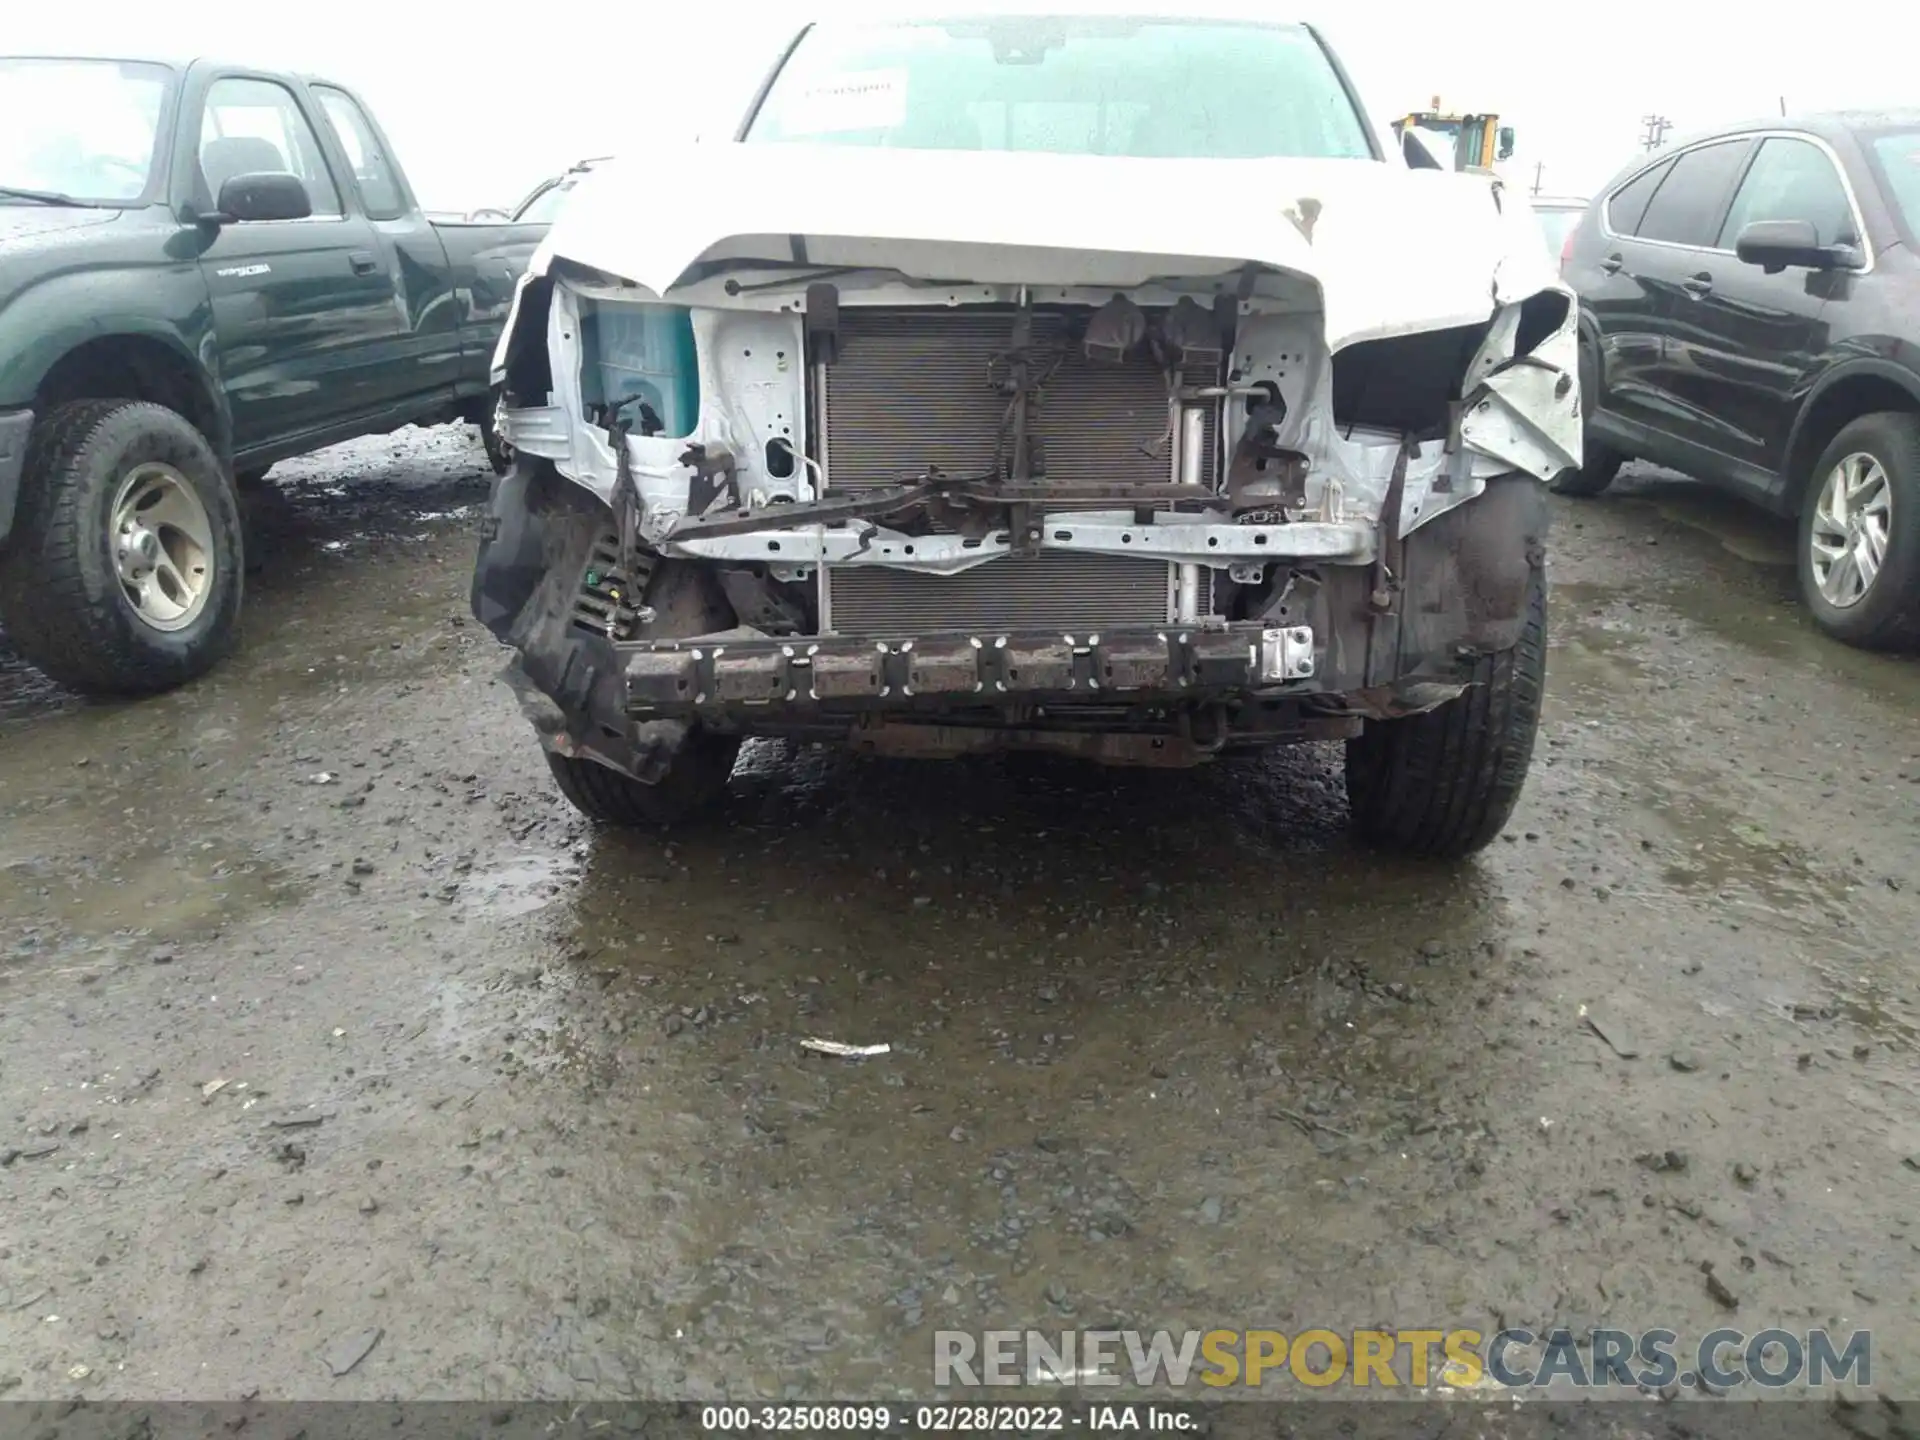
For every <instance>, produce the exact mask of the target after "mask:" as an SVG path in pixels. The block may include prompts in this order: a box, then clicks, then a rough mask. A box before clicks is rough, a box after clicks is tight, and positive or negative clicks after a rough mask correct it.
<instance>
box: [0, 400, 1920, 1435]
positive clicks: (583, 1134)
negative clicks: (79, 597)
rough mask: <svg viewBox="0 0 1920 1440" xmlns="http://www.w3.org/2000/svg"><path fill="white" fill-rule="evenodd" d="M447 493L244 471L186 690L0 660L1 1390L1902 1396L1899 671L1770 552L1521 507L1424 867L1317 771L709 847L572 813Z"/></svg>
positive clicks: (735, 795) (1917, 880) (772, 805)
mask: <svg viewBox="0 0 1920 1440" xmlns="http://www.w3.org/2000/svg"><path fill="white" fill-rule="evenodd" d="M486 485H487V473H486V471H485V465H484V461H483V459H482V457H481V454H480V451H479V448H478V445H477V443H475V442H474V441H473V439H472V437H471V434H470V432H467V431H463V430H447V431H439V432H431V433H426V434H421V433H418V432H407V433H405V434H403V435H402V436H400V437H396V438H395V439H393V440H389V441H381V442H371V443H366V444H361V445H359V446H356V447H350V448H344V449H342V450H337V451H333V452H328V453H327V454H326V455H323V456H320V457H315V458H313V459H310V460H307V461H303V462H297V463H294V464H289V465H285V466H282V467H280V469H278V470H276V472H275V474H274V477H273V480H272V481H271V483H270V484H269V485H268V487H267V488H266V490H265V492H264V493H262V494H261V495H260V496H258V497H257V498H256V499H255V500H254V501H253V502H252V512H253V513H252V517H251V526H252V531H251V533H252V536H253V540H252V543H253V545H254V547H255V552H256V555H257V556H258V557H259V560H260V562H261V569H260V571H259V573H258V574H256V575H255V576H253V577H252V581H251V584H252V589H251V590H250V596H249V612H248V618H247V637H246V643H245V647H244V650H243V651H242V653H240V654H239V655H238V656H237V657H235V658H234V659H233V660H232V661H231V662H229V663H228V664H227V665H225V666H224V667H223V668H222V669H220V670H219V671H218V672H217V673H216V674H215V675H214V676H212V677H211V678H209V679H208V680H206V681H204V682H202V683H200V684H198V685H196V686H194V687H191V688H190V689H188V690H185V691H182V692H180V693H177V694H173V695H169V696H165V697H162V698H160V699H157V700H152V701H148V702H145V703H141V704H135V705H107V704H85V703H81V702H79V701H76V700H73V699H71V698H68V697H64V696H62V695H60V694H59V693H57V692H54V691H52V690H50V689H48V688H47V687H45V686H44V685H43V684H41V683H40V682H39V681H38V679H37V677H36V676H35V675H34V674H33V673H32V672H31V671H29V670H27V669H25V668H24V667H23V666H21V665H20V664H19V663H18V662H16V661H15V660H13V658H12V657H11V656H10V655H9V654H8V653H7V652H6V651H5V649H4V645H3V644H0V1162H3V1163H0V1388H4V1389H5V1390H6V1391H8V1392H10V1395H11V1398H56V1397H60V1396H65V1395H74V1394H79V1395H86V1396H90V1397H94V1398H112V1397H138V1398H159V1397H190V1398H201V1399H223V1398H231V1397H242V1396H248V1395H255V1394H257V1395H260V1396H263V1397H274V1398H279V1397H342V1398H351V1397H372V1396H388V1397H409V1398H411V1397H464V1398H479V1397H486V1398H531V1397H580V1398H588V1397H593V1398H605V1397H616V1396H618V1397H626V1396H636V1395H639V1396H649V1395H658V1396H665V1395H673V1396H692V1397H700V1398H706V1397H721V1396H729V1397H747V1396H754V1397H776V1398H777V1397H780V1396H783V1395H787V1396H806V1397H813V1398H818V1397H823V1396H828V1395H840V1396H908V1395H914V1394H924V1393H925V1392H926V1390H927V1388H928V1385H929V1380H930V1355H931V1336H932V1333H933V1332H934V1331H935V1330H937V1329H976V1328H985V1327H1003V1328H1025V1327H1030V1326H1031V1327H1035V1328H1040V1329H1043V1330H1049V1331H1057V1330H1060V1329H1065V1328H1075V1329H1089V1328H1100V1327H1128V1328H1135V1327H1137V1328H1145V1329H1149V1330H1151V1329H1159V1328H1169V1329H1174V1330H1181V1329H1186V1328H1190V1327H1191V1328H1213V1327H1239V1326H1264V1327H1272V1328H1276V1329H1280V1330H1283V1331H1286V1332H1289V1333H1291V1332H1294V1331H1297V1330H1299V1329H1302V1328H1306V1327H1309V1326H1325V1327H1328V1328H1332V1329H1335V1330H1341V1329H1347V1328H1351V1327H1362V1326H1372V1325H1380V1326H1385V1327H1387V1328H1395V1327H1398V1328H1403V1329H1404V1328H1412V1327H1427V1326H1430V1327H1434V1328H1447V1327H1452V1326H1456V1325H1462V1324H1466V1325H1476V1326H1478V1327H1480V1328H1483V1329H1487V1330H1491V1329H1493V1328H1496V1327H1498V1326H1500V1325H1512V1326H1525V1327H1527V1328H1530V1329H1533V1330H1536V1331H1538V1330H1543V1329H1546V1328H1549V1327H1552V1326H1555V1325H1566V1326H1569V1327H1572V1328H1574V1329H1575V1330H1576V1331H1584V1330H1586V1329H1589V1328H1591V1327H1593V1326H1597V1325H1606V1326H1613V1327H1618V1328H1624V1329H1643V1328H1647V1327H1650V1326H1662V1327H1666V1328H1670V1329H1673V1330H1676V1331H1678V1332H1680V1333H1681V1334H1682V1335H1686V1336H1693V1337H1697V1336H1698V1335H1699V1334H1701V1333H1703V1332H1705V1331H1707V1330H1710V1329H1712V1328H1714V1327H1716V1326H1719V1325H1722V1324H1727V1325H1733V1326H1737V1327H1740V1328H1742V1329H1744V1330H1747V1331H1749V1332H1752V1331H1757V1330H1760V1329H1763V1328H1766V1327H1768V1326H1771V1325H1779V1326H1782V1327H1784V1328H1788V1329H1799V1330H1801V1331H1803V1332H1804V1331H1805V1330H1806V1329H1807V1328H1809V1327H1813V1326H1821V1325H1828V1326H1833V1327H1837V1328H1839V1329H1840V1330H1842V1331H1843V1332H1844V1331H1848V1330H1852V1329H1855V1328H1870V1329H1871V1330H1872V1331H1873V1332H1874V1337H1875V1339H1874V1387H1873V1388H1875V1389H1878V1390H1881V1391H1884V1392H1885V1393H1887V1394H1889V1395H1892V1396H1913V1395H1916V1394H1920V1359H1917V1358H1916V1347H1915V1341H1916V1339H1920V1300H1917V1299H1916V1294H1917V1293H1920V1292H1917V1291H1916V1287H1915V1286H1914V1285H1913V1284H1912V1279H1913V1277H1914V1276H1915V1275H1916V1274H1920V1213H1916V1211H1917V1210H1920V1204H1917V1203H1916V1202H1917V1198H1920V1106H1916V1098H1917V1097H1920V1087H1917V1085H1916V1081H1917V1080H1920V1063H1917V1062H1920V1055H1917V1054H1916V1039H1917V1038H1920V1029H1917V1028H1916V1027H1917V1026H1920V961H1917V960H1916V957H1915V955H1914V949H1913V944H1914V937H1915V936H1916V935H1920V864H1916V857H1920V665H1916V664H1915V663H1914V662H1913V661H1911V660H1898V659H1882V658H1877V657H1872V656H1866V655H1861V654H1857V653H1854V652H1851V651H1847V650H1845V649H1842V648H1841V647H1839V646H1837V645H1834V644H1832V643H1829V642H1827V641H1825V640H1823V639H1821V638H1820V637H1819V636H1817V635H1816V634H1815V633H1814V631H1813V630H1812V628H1811V626H1810V625H1809V623H1808V622H1807V620H1806V618H1805V616H1804V615H1803V614H1802V613H1801V611H1800V610H1799V608H1798V606H1797V604H1796V603H1795V602H1794V600H1793V595H1792V590H1793V585H1792V573H1791V570H1790V568H1788V561H1789V550H1788V545H1789V536H1788V534H1787V532H1786V531H1785V529H1784V528H1783V527H1781V526H1778V525H1775V524H1773V523H1771V522H1769V521H1766V520H1764V519H1761V518H1758V517H1756V516H1753V515H1751V514H1748V513H1747V512H1744V511H1742V510H1741V509H1740V508H1739V507H1737V506H1735V505H1732V504H1730V503H1724V502H1720V501H1717V500H1715V499H1713V498H1712V497H1711V496H1707V495H1704V494H1702V493H1701V492H1699V491H1698V490H1696V489H1695V488H1694V487H1692V486H1689V485H1687V484H1685V483H1684V482H1680V481H1677V480H1675V479H1673V478H1671V477H1667V478H1661V477H1647V476H1642V477H1639V478H1637V479H1634V480H1631V481H1629V482H1623V484H1622V485H1621V486H1620V487H1619V491H1618V493H1615V494H1610V495H1609V496H1608V497H1606V498H1604V499H1602V500H1600V501H1597V502H1589V503H1562V504H1560V506H1559V509H1558V512H1557V516H1556V525H1557V530H1556V547H1555V550H1554V555H1553V561H1552V566H1553V568H1552V579H1553V585H1554V589H1553V598H1552V626H1553V639H1552V662H1551V664H1552V670H1551V681H1550V687H1549V704H1548V711H1547V716H1546V720H1545V723H1544V727H1543V731H1542V736H1541V743H1540V748H1539V752H1538V756H1537V758H1536V761H1535V765H1534V770H1533V775H1532V779H1531V781H1530V783H1529V786H1528V790H1527V793H1526V797H1525V799H1524V801H1523V804H1522V807H1521V811H1520V813H1519V815H1518V816H1517V817H1516V819H1515V821H1514V824H1513V825H1512V827H1511V829H1510V830H1509V832H1508V834H1507V835H1506V836H1505V837H1504V840H1503V841H1502V842H1499V843H1496V844H1495V845H1494V846H1493V847H1492V848H1491V849H1490V850H1489V851H1488V852H1487V853H1486V854H1484V855H1483V856H1481V857H1480V858H1478V859H1477V860H1476V861H1474V862H1472V863H1469V864H1467V865H1465V866H1461V867H1456V868H1444V867H1443V868H1436V867H1432V866H1422V865H1413V864H1406V863H1401V862H1396V861H1387V860H1383V859H1380V858H1377V857H1374V856H1371V855H1369V854H1367V853H1365V852H1362V851H1357V850H1355V849H1354V848H1352V847H1351V846H1350V844H1349V843H1348V841H1347V840H1346V838H1345V836H1344V829H1343V827H1344V821H1345V815H1344V801H1343V799H1342V796H1341V790H1340V783H1339V753H1338V750H1337V748H1313V749H1305V750H1299V751H1293V752H1287V753H1282V754H1279V755H1276V756H1274V757H1272V758H1270V759H1267V760H1263V761H1260V762H1257V763H1234V764H1230V765H1224V766H1222V767H1220V768H1218V769H1216V770H1211V771H1204V772H1197V773H1195V774H1189V775H1154V774H1136V773H1129V772H1110V771H1102V770H1097V769H1081V768H1078V767H1076V766H1073V765H1070V764H1065V763H1060V764H1054V763H1031V762H1029V763H1019V764H1012V763H1002V762H997V761H995V762H980V763H969V764H964V765H948V766H940V765H932V766H928V765H915V764H913V763H911V762H893V763H889V762H883V761H875V760H854V759H850V758H846V757H842V756H840V755H837V754H833V753H829V752H821V751H810V750H809V751H795V750H790V749H787V748H784V747H780V746H775V745H767V744H761V745H755V746H750V747H749V749H748V750H747V751H746V752H745V753H744V755H743V757H742V762H741V766H740V768H739V770H738V771H737V772H736V774H735V777H734V781H733V785H732V790H731V793H730V796H729V799H728V802H727V805H726V808H725V811H724V813H723V814H722V816H721V817H720V818H719V819H718V820H717V821H715V822H714V823H712V824H709V825H706V826H704V827H702V828H700V829H698V830H695V831H691V832H688V833H685V834H682V835H680V836H678V837H677V838H675V839H673V840H671V841H668V840H664V839H662V838H660V837H656V836H648V835H635V834H624V833H618V832H613V831H604V830H597V829H594V828H592V827H590V826H588V825H586V824H585V823H584V822H582V821H580V820H578V819H577V818H576V817H575V816H574V815H573V813H572V812H571V811H570V810H569V809H568V808H566V806H565V805H564V803H563V802H562V801H561V800H560V798H559V797H558V795H557V794H556V793H555V792H554V791H553V789H552V788H551V785H550V783H549V781H548V778H547V775H546V771H545V767H544V765H543V763H542V762H541V759H540V756H539V754H538V752H537V750H536V748H535V746H534V745H533V743H532V741H531V738H530V735H529V732H528V731H527V729H526V728H525V726H524V725H523V723H522V722H521V720H520V719H519V717H518V715H517V713H516V711H515V709H514V707H513V704H512V701H511V698H510V696H509V695H508V693H507V692H506V691H505V689H504V688H503V687H501V686H499V685H497V684H495V683H494V679H493V677H494V675H495V673H496V671H497V670H498V668H499V666H500V663H501V661H502V659H503V658H504V656H503V653H502V652H501V651H499V650H498V648H497V647H496V646H495V645H494V643H493V641H492V640H491V638H490V637H489V636H487V635H486V634H485V633H484V632H482V631H480V630H479V629H478V627H477V626H476V625H475V624H474V623H472V622H471V620H470V619H469V618H468V617H467V613H466V604H465V586H466V579H467V567H468V564H469V561H470V558H471V551H472V543H473V531H474V528H475V524H476V522H477V516H478V507H479V506H480V505H481V503H482V502H483V501H484V498H485V494H486ZM1583 1007H1586V1008H1585V1010H1584V1012H1583ZM1590 1021H1593V1022H1597V1028H1596V1025H1594V1024H1590V1023H1589V1022H1590ZM805 1036H817V1037H825V1038H830V1039H835V1040H841V1041H848V1042H854V1043H868V1042H886V1043H888V1044H890V1045H891V1046H892V1047H893V1049H892V1052H891V1053H890V1054H888V1055H886V1056H884V1057H882V1058H878V1059H872V1060H866V1061H844V1060H838V1059H829V1058H825V1057H822V1056H819V1055H814V1054H809V1053H807V1052H804V1051H803V1050H801V1049H800V1048H799V1047H798V1044H797V1040H798V1039H799V1038H801V1037H805ZM1705 1267H1711V1281H1710V1279H1709V1275H1708V1273H1707V1270H1706V1268H1705ZM1730 1304H1731V1306H1732V1307H1735V1308H1730ZM336 1370H343V1371H344V1372H345V1373H343V1374H338V1375H336V1374H335V1371H336Z"/></svg>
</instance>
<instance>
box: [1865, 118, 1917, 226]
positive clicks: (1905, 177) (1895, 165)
mask: <svg viewBox="0 0 1920 1440" xmlns="http://www.w3.org/2000/svg"><path fill="white" fill-rule="evenodd" d="M1865 138H1866V140H1867V151H1868V153H1869V154H1870V155H1871V156H1872V157H1873V168H1874V169H1875V170H1877V171H1878V172H1879V179H1880V188H1881V189H1882V190H1884V191H1885V192H1886V195H1887V204H1888V206H1889V207H1890V208H1891V209H1892V210H1893V211H1894V212H1895V213H1896V214H1897V215H1898V216H1899V217H1900V220H1901V224H1902V227H1903V228H1904V229H1905V230H1906V232H1907V243H1908V244H1910V245H1912V244H1920V128H1916V129H1908V130H1882V131H1878V132H1876V133H1874V134H1871V135H1868V136H1867V137H1865Z"/></svg>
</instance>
